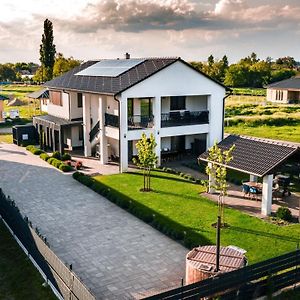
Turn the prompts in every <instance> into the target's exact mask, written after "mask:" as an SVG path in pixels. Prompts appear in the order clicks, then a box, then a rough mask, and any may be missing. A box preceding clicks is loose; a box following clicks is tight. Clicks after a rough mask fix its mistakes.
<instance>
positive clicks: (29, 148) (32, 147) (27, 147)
mask: <svg viewBox="0 0 300 300" xmlns="http://www.w3.org/2000/svg"><path fill="white" fill-rule="evenodd" d="M32 149H35V146H34V145H28V146H26V150H28V151H30V152H31V151H32Z"/></svg>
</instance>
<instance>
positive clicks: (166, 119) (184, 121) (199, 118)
mask: <svg viewBox="0 0 300 300" xmlns="http://www.w3.org/2000/svg"><path fill="white" fill-rule="evenodd" d="M208 123H209V119H208V110H203V111H188V110H186V111H184V112H180V111H170V112H169V113H163V114H161V127H172V126H186V125H198V124H208Z"/></svg>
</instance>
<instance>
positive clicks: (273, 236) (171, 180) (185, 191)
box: [94, 171, 300, 264]
mask: <svg viewBox="0 0 300 300" xmlns="http://www.w3.org/2000/svg"><path fill="white" fill-rule="evenodd" d="M94 179H95V180H96V181H97V182H98V184H99V185H101V186H103V185H105V186H106V187H109V189H110V193H114V192H116V193H117V191H119V193H122V194H123V195H124V196H126V197H129V198H131V199H132V201H135V202H138V203H140V204H142V205H144V206H146V207H147V209H150V210H152V212H153V214H155V218H159V217H163V218H164V219H165V220H168V222H170V224H173V225H172V226H175V225H180V226H181V228H182V226H183V227H184V228H186V230H187V231H192V232H193V233H194V235H196V239H197V244H212V243H215V235H216V232H215V228H213V227H212V226H211V225H212V224H213V223H214V222H216V217H217V205H216V204H215V203H214V202H212V201H210V200H208V199H207V198H205V197H203V196H201V194H200V192H202V191H203V187H202V186H200V185H197V184H194V183H191V182H189V181H186V180H185V179H183V178H181V177H178V176H176V175H172V174H169V173H164V172H159V171H155V172H153V176H152V188H153V192H150V193H143V192H140V188H141V187H142V185H143V177H142V175H141V174H140V173H125V174H117V175H108V176H96V177H94ZM155 218H154V221H155ZM225 219H226V222H227V223H229V224H230V227H229V228H226V229H222V237H221V242H222V245H223V246H227V245H235V246H238V247H241V248H243V249H245V250H247V257H248V259H249V262H250V263H251V264H252V263H255V262H258V261H261V260H264V259H267V258H271V257H274V256H277V255H280V254H282V253H285V252H288V251H292V250H295V249H296V247H297V242H300V225H299V224H293V225H289V226H284V227H280V226H277V225H274V224H271V223H268V222H266V221H263V220H260V219H258V218H255V217H251V216H248V215H246V214H244V213H241V212H239V211H237V210H234V209H230V208H227V209H226V211H225ZM154 221H153V222H154ZM174 224H175V225H174Z"/></svg>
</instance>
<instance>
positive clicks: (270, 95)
mask: <svg viewBox="0 0 300 300" xmlns="http://www.w3.org/2000/svg"><path fill="white" fill-rule="evenodd" d="M277 91H282V92H283V95H282V96H283V97H282V100H279V99H276V92H277ZM288 100H289V99H288V91H287V90H276V89H267V101H270V102H276V103H288Z"/></svg>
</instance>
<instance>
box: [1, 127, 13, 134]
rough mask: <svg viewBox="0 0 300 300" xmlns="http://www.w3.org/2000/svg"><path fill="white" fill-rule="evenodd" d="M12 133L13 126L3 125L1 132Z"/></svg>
mask: <svg viewBox="0 0 300 300" xmlns="http://www.w3.org/2000/svg"><path fill="white" fill-rule="evenodd" d="M10 133H12V127H1V128H0V134H10Z"/></svg>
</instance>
